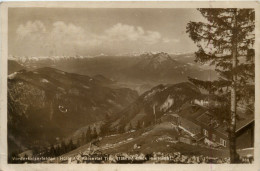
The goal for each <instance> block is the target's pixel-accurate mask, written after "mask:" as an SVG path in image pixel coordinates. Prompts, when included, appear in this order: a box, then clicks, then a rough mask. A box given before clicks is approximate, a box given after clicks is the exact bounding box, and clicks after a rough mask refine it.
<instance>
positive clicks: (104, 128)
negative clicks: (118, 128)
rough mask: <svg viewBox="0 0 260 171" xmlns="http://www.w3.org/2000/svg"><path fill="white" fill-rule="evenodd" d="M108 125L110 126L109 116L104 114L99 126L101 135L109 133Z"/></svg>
mask: <svg viewBox="0 0 260 171" xmlns="http://www.w3.org/2000/svg"><path fill="white" fill-rule="evenodd" d="M109 126H110V117H109V115H108V114H106V116H105V120H104V124H102V125H101V126H100V135H101V136H106V135H108V134H109V133H110V130H109Z"/></svg>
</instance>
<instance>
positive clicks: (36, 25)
mask: <svg viewBox="0 0 260 171" xmlns="http://www.w3.org/2000/svg"><path fill="white" fill-rule="evenodd" d="M45 32H46V27H45V25H44V24H43V23H42V22H41V21H38V20H37V21H34V22H32V21H28V22H27V23H26V24H21V25H19V26H18V28H17V30H16V34H17V35H18V39H24V38H25V37H27V36H32V35H34V36H37V35H38V34H44V33H45Z"/></svg>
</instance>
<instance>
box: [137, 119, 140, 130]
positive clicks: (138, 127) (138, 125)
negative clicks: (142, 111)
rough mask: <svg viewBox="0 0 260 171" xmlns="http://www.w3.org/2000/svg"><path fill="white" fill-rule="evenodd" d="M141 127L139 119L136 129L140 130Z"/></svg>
mask: <svg viewBox="0 0 260 171" xmlns="http://www.w3.org/2000/svg"><path fill="white" fill-rule="evenodd" d="M140 128H141V123H140V121H138V122H137V125H136V129H137V130H138V129H140Z"/></svg>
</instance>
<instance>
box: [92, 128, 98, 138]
mask: <svg viewBox="0 0 260 171" xmlns="http://www.w3.org/2000/svg"><path fill="white" fill-rule="evenodd" d="M97 137H98V133H97V129H96V127H94V128H93V132H92V139H96V138H97Z"/></svg>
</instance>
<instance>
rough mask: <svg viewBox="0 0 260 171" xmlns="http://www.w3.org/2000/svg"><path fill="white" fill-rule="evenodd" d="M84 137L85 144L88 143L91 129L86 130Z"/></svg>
mask: <svg viewBox="0 0 260 171" xmlns="http://www.w3.org/2000/svg"><path fill="white" fill-rule="evenodd" d="M85 137H86V143H88V142H89V141H90V140H91V129H90V126H89V127H88V129H87V132H86V136H85Z"/></svg>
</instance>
